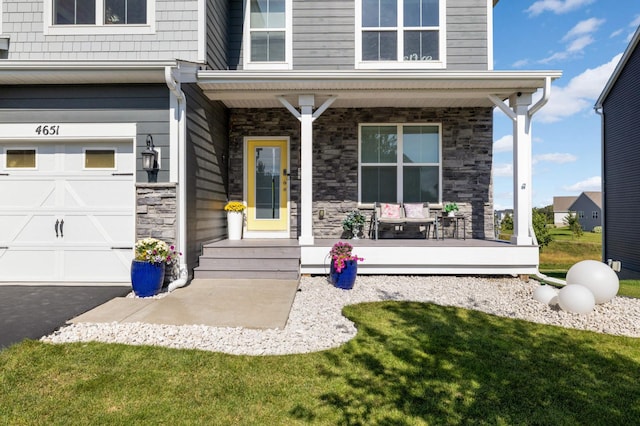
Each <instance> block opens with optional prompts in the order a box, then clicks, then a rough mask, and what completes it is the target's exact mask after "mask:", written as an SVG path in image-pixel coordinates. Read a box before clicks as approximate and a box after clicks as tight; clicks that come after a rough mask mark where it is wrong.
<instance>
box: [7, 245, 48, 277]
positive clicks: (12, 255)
mask: <svg viewBox="0 0 640 426" xmlns="http://www.w3.org/2000/svg"><path fill="white" fill-rule="evenodd" d="M58 264H59V262H58V252H57V251H56V250H53V249H49V250H43V249H37V248H33V247H23V248H12V249H11V250H0V271H2V272H0V276H1V277H2V280H5V281H57V268H58V266H57V265H58Z"/></svg>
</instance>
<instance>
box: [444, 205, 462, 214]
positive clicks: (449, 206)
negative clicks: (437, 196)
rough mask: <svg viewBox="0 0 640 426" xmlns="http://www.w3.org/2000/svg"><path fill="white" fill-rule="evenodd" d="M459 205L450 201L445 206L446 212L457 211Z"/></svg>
mask: <svg viewBox="0 0 640 426" xmlns="http://www.w3.org/2000/svg"><path fill="white" fill-rule="evenodd" d="M458 210H459V209H458V205H457V204H456V203H449V204H446V205H445V206H444V211H445V213H451V212H457V211H458Z"/></svg>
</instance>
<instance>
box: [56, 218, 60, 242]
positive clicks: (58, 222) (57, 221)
mask: <svg viewBox="0 0 640 426" xmlns="http://www.w3.org/2000/svg"><path fill="white" fill-rule="evenodd" d="M58 225H60V221H59V220H58V219H56V226H55V229H56V238H58Z"/></svg>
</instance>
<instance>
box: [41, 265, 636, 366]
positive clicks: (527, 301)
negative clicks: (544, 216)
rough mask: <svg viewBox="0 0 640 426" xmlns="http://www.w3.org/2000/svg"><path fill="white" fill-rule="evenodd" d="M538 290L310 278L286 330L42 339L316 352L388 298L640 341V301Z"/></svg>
mask: <svg viewBox="0 0 640 426" xmlns="http://www.w3.org/2000/svg"><path fill="white" fill-rule="evenodd" d="M538 285H539V284H538V283H537V282H535V281H533V280H531V281H530V282H528V283H525V282H523V281H521V280H519V279H517V278H480V277H443V276H428V277H422V276H419V277H418V276H358V278H357V280H356V284H355V286H354V288H353V289H352V290H341V289H337V288H334V287H333V286H331V285H330V284H329V283H328V282H327V280H326V277H303V278H302V280H301V283H300V290H299V291H298V293H297V294H296V298H295V301H294V303H293V306H292V308H291V313H290V316H289V321H288V322H287V325H286V327H285V328H284V329H268V330H255V329H246V328H218V327H208V326H201V325H190V326H168V325H157V324H143V323H123V324H119V323H115V322H114V323H101V324H98V323H79V324H71V325H68V326H65V327H62V328H61V329H59V330H58V331H56V332H54V333H53V334H51V335H49V336H45V337H43V338H42V339H41V340H42V341H44V342H50V343H69V342H87V341H99V342H105V343H126V344H132V345H158V346H166V347H171V348H181V349H201V350H207V351H215V352H224V353H228V354H237V355H283V354H296V353H309V352H315V351H321V350H325V349H330V348H334V347H337V346H340V345H342V344H343V343H345V342H347V341H348V340H350V339H352V338H353V337H354V336H355V335H356V332H357V330H356V328H355V326H354V324H353V323H352V322H351V321H349V320H347V319H346V318H345V317H344V316H342V314H341V310H342V307H343V306H345V305H350V304H355V303H361V302H372V301H383V300H404V301H417V302H429V303H436V304H439V305H444V306H457V307H462V308H467V309H474V310H478V311H482V312H486V313H490V314H494V315H499V316H503V317H507V318H520V319H524V320H528V321H533V322H537V323H542V324H552V325H558V326H563V327H569V328H575V329H581V330H592V331H596V332H600V333H608V334H614V335H625V336H631V337H640V299H631V298H626V297H615V298H614V299H613V300H612V301H611V302H609V303H606V304H603V305H596V308H595V309H594V310H593V311H592V312H591V313H589V314H585V315H579V314H572V313H568V312H564V311H562V310H560V309H559V308H557V307H550V306H548V305H545V304H543V303H540V302H537V301H536V300H534V299H533V296H532V294H533V290H534V289H535V288H536V287H537V286H538Z"/></svg>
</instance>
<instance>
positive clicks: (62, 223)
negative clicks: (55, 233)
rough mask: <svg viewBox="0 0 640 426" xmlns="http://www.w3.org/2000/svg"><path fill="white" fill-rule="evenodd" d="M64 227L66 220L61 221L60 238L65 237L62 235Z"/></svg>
mask: <svg viewBox="0 0 640 426" xmlns="http://www.w3.org/2000/svg"><path fill="white" fill-rule="evenodd" d="M63 225H64V219H60V238H63V237H64V235H63V234H62V226H63Z"/></svg>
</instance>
